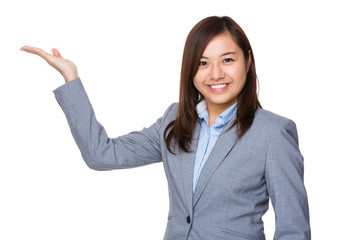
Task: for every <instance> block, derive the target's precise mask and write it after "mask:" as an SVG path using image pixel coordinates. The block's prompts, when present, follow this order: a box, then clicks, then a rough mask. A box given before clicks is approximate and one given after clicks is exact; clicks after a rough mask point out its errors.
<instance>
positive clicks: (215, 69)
mask: <svg viewBox="0 0 357 240" xmlns="http://www.w3.org/2000/svg"><path fill="white" fill-rule="evenodd" d="M222 78H224V72H223V70H222V67H221V66H220V65H219V64H212V65H211V69H210V79H211V80H214V81H218V80H221V79H222Z"/></svg>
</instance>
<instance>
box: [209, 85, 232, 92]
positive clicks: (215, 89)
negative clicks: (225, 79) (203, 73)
mask: <svg viewBox="0 0 357 240" xmlns="http://www.w3.org/2000/svg"><path fill="white" fill-rule="evenodd" d="M222 84H226V85H225V86H224V87H221V88H213V87H211V86H212V85H222ZM228 86H229V83H220V84H211V85H208V87H209V89H210V90H211V91H212V92H222V91H224V90H226V89H227V87H228Z"/></svg>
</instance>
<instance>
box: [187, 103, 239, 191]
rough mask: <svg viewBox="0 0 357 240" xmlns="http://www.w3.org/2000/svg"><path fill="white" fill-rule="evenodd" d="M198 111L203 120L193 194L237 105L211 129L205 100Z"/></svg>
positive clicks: (194, 172) (221, 116) (197, 151)
mask: <svg viewBox="0 0 357 240" xmlns="http://www.w3.org/2000/svg"><path fill="white" fill-rule="evenodd" d="M196 110H197V114H198V117H199V118H200V120H201V129H200V135H199V139H198V145H197V150H196V159H195V167H194V170H193V186H192V190H193V194H194V193H195V190H196V186H197V182H198V178H199V176H200V173H201V170H202V168H203V166H204V164H205V163H206V161H207V158H208V156H209V155H210V153H211V151H212V149H213V147H214V145H215V144H216V142H217V139H218V137H219V134H220V133H221V132H222V130H223V129H224V127H225V126H226V125H227V124H228V123H229V121H231V120H232V118H233V117H234V116H235V115H236V112H237V103H235V104H233V105H232V106H230V107H229V108H228V109H226V110H225V111H224V112H223V113H221V114H220V115H219V116H218V117H217V119H216V122H215V123H214V124H212V125H211V127H209V116H208V110H207V103H206V100H205V99H204V100H202V101H201V102H199V103H198V104H197V106H196Z"/></svg>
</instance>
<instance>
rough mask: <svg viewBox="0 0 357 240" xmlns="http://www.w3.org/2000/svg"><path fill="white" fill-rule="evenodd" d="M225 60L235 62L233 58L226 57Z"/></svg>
mask: <svg viewBox="0 0 357 240" xmlns="http://www.w3.org/2000/svg"><path fill="white" fill-rule="evenodd" d="M223 62H234V60H233V59H232V58H226V59H224V60H223Z"/></svg>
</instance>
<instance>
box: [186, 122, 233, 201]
mask: <svg viewBox="0 0 357 240" xmlns="http://www.w3.org/2000/svg"><path fill="white" fill-rule="evenodd" d="M231 124H232V121H231V122H230V123H229V124H227V126H226V128H225V129H223V131H222V132H221V134H220V136H219V137H218V139H217V142H216V144H215V146H214V147H213V149H212V151H211V154H210V156H209V157H208V159H207V161H206V163H205V165H204V166H203V168H202V171H201V173H200V176H199V178H198V183H197V186H196V191H195V195H194V199H193V207H195V205H196V203H197V201H198V200H199V198H200V197H201V195H202V192H203V190H204V189H205V187H206V185H207V183H208V181H209V180H210V178H211V176H212V174H213V173H214V171H215V170H216V169H217V168H218V167H219V165H220V164H221V162H222V161H223V160H224V159H225V157H226V156H227V155H228V154H229V152H230V151H231V149H232V148H233V146H234V145H235V144H236V142H237V141H236V139H237V133H236V128H235V126H233V127H232V128H231V129H229V130H228V131H227V130H226V129H228V128H230V127H231ZM192 168H193V166H192ZM191 178H192V177H191ZM191 183H192V179H191ZM191 185H192V184H191ZM191 188H192V187H191Z"/></svg>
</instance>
